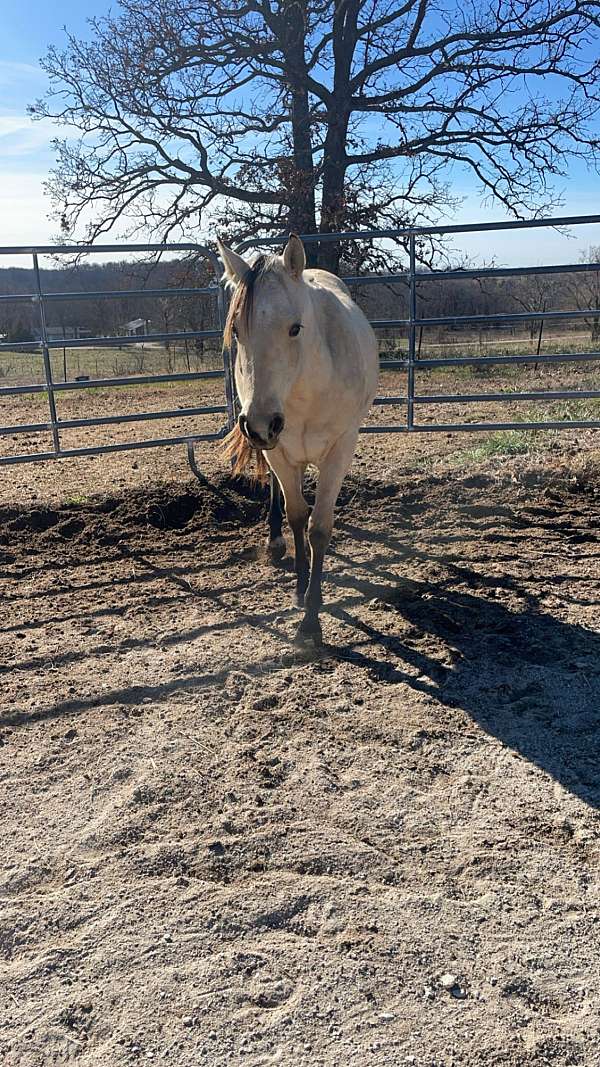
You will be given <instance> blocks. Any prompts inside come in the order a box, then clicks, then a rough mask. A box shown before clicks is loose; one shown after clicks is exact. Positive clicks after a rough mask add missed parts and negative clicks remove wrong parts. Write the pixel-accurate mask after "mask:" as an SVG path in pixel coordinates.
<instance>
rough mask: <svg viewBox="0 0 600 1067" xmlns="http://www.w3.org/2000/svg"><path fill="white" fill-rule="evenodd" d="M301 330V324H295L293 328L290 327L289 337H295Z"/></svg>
mask: <svg viewBox="0 0 600 1067" xmlns="http://www.w3.org/2000/svg"><path fill="white" fill-rule="evenodd" d="M301 329H302V323H300V322H295V323H294V325H293V326H290V337H297V336H298V334H299V333H300V330H301Z"/></svg>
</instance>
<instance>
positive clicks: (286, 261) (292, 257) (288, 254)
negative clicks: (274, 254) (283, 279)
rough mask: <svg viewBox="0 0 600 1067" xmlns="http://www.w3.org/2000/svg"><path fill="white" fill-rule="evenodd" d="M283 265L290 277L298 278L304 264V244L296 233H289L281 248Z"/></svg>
mask: <svg viewBox="0 0 600 1067" xmlns="http://www.w3.org/2000/svg"><path fill="white" fill-rule="evenodd" d="M283 265H284V267H285V269H286V270H287V272H288V274H291V275H292V278H300V277H301V276H302V271H303V270H304V268H305V266H306V256H305V254H304V245H303V244H302V241H301V240H300V238H299V237H298V235H297V234H295V233H291V234H290V237H289V241H288V243H287V244H286V246H285V248H284V250H283Z"/></svg>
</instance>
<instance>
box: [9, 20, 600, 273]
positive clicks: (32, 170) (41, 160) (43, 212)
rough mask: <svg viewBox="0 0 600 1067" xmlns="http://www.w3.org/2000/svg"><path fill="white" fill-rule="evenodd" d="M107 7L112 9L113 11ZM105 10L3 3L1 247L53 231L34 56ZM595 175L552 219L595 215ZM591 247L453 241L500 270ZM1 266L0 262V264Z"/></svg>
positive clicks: (599, 236) (534, 238) (500, 238)
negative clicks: (34, 113)
mask: <svg viewBox="0 0 600 1067" xmlns="http://www.w3.org/2000/svg"><path fill="white" fill-rule="evenodd" d="M114 6H115V5H114V4H113V5H112V7H113V8H114ZM110 7H111V5H110V4H109V3H103V2H102V0H93V3H90V4H89V6H88V4H87V3H86V4H81V3H77V0H59V2H58V3H54V4H52V3H48V0H4V2H3V12H2V14H3V18H2V35H1V36H0V245H5V246H6V245H27V244H32V243H38V244H39V243H44V242H48V241H51V240H52V238H53V235H54V227H53V225H52V224H51V223H50V222H49V221H48V219H47V214H48V211H49V207H50V205H49V202H48V200H47V198H46V197H45V196H44V194H43V189H42V185H43V181H44V179H45V177H46V176H47V174H48V171H49V170H50V168H51V166H52V164H53V161H54V156H53V152H52V148H51V144H50V141H51V138H52V137H53V136H56V133H57V130H56V128H55V127H54V126H53V125H52V124H50V123H45V122H41V123H39V122H38V123H32V122H31V121H30V119H29V118H28V117H27V114H26V107H27V105H28V104H31V103H32V102H33V101H35V99H36V98H37V97H38V96H40V95H42V94H43V91H44V87H45V76H44V74H43V72H42V70H41V69H40V67H39V59H40V56H42V55H43V54H44V52H45V51H46V48H47V46H48V45H49V44H58V45H60V43H61V41H63V40H64V30H63V27H64V26H66V27H67V28H68V30H69V31H70V32H73V33H75V34H77V35H81V36H85V35H86V33H87V27H86V18H87V17H88V16H89V15H90V14H98V15H101V14H104V13H106V12H107V11H108V10H109V9H110ZM453 187H454V191H455V192H456V193H457V194H458V195H460V196H463V197H464V203H463V206H462V207H461V209H460V211H459V214H458V216H457V217H456V218H454V219H452V220H449V221H453V222H476V221H491V220H492V219H502V218H503V217H504V214H503V212H502V211H501V210H500V208H499V207H492V208H490V207H489V206H483V205H482V202H481V194H480V193H479V191H478V190H476V189H475V188H474V186H473V185H472V184H471V183H470V182H469V180H468V179H467V178H466V176H463V175H461V174H460V173H457V174H456V175H455V177H454V183H453ZM599 187H600V181H599V178H598V175H597V174H595V173H593V172H589V171H588V170H587V168H586V167H585V166H584V165H582V164H581V163H579V162H575V163H574V164H573V166H572V167H571V169H570V173H569V177H568V179H566V180H564V181H563V182H562V183H560V185H559V186H558V188H559V191H560V192H561V194H562V197H563V201H564V204H563V207H562V209H561V210H560V211H557V212H556V213H557V214H559V213H560V214H574V215H575V214H591V213H595V212H598V213H600V196H599V195H598V188H599ZM590 244H596V245H600V226H598V227H591V226H588V227H582V228H578V229H577V230H573V231H572V236H571V237H564V236H561V235H559V234H556V233H554V232H553V231H547V232H544V231H541V230H532V231H530V232H529V233H519V234H517V233H512V234H511V233H506V234H497V235H489V234H486V235H480V236H472V237H469V238H462V239H461V240H460V241H459V240H458V239H455V240H454V246H455V247H457V248H458V247H459V246H460V247H461V248H462V249H464V250H465V251H467V252H468V253H469V254H470V255H473V256H477V257H479V258H481V259H485V260H489V258H490V256H492V255H493V256H494V257H495V259H496V260H497V261H498V262H499V263H508V264H517V263H521V264H528V263H532V264H535V263H541V262H567V261H572V260H574V259H577V258H578V256H579V253H580V252H581V251H582V250H583V249H585V248H586V247H587V246H588V245H590ZM0 262H1V264H2V265H5V264H6V263H7V260H6V259H5V258H2V260H0ZM13 262H14V260H13Z"/></svg>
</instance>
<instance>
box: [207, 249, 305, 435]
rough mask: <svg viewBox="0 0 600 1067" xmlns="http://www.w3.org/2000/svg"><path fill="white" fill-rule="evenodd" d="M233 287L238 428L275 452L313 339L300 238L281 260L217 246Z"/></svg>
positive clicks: (229, 328) (228, 336) (229, 331)
mask: <svg viewBox="0 0 600 1067" xmlns="http://www.w3.org/2000/svg"><path fill="white" fill-rule="evenodd" d="M218 246H219V253H220V255H221V259H222V260H223V265H224V267H225V274H224V280H225V281H226V283H227V284H229V285H230V286H232V288H233V290H234V292H233V296H232V299H231V305H230V308H229V314H228V316H227V323H226V326H225V343H226V344H231V343H232V340H233V338H234V337H235V339H236V342H237V358H236V368H235V377H236V384H237V389H238V394H239V398H240V401H241V404H242V410H241V413H240V416H239V427H240V430H241V431H242V433H243V434H244V436H245V437H247V438H248V440H249V441H250V443H251V444H252V445H254V446H255V447H257V448H262V449H269V448H275V445H276V444H277V441H278V439H279V436H280V434H281V432H282V431H283V428H284V425H285V414H286V401H287V399H288V396H289V394H290V390H291V389H292V387H293V385H294V383H295V381H296V380H297V378H298V376H299V374H300V372H301V368H302V366H303V362H304V360H303V357H304V353H305V351H306V349H307V345H310V344H311V343H312V340H313V337H314V318H313V313H312V305H311V301H310V296H309V289H308V287H307V286H306V285H305V284H304V282H303V281H302V272H303V270H304V267H305V264H306V257H305V255H304V246H303V244H302V241H301V240H300V238H299V237H296V236H295V235H294V234H292V235H291V236H290V239H289V241H288V243H287V244H286V246H285V249H284V251H283V255H281V256H268V257H265V256H259V257H258V258H257V259H256V260H254V262H253V263H249V262H246V260H245V259H243V258H242V257H241V256H239V255H238V254H237V253H236V252H233V251H232V249H230V248H226V247H225V245H223V244H221V242H220V241H219V242H218Z"/></svg>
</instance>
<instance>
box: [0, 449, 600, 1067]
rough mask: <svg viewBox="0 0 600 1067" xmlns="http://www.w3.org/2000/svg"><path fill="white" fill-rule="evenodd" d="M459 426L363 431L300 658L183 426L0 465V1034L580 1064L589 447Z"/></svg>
mask: <svg viewBox="0 0 600 1067" xmlns="http://www.w3.org/2000/svg"><path fill="white" fill-rule="evenodd" d="M469 444H471V445H472V444H473V442H469ZM458 447H459V446H458V444H457V443H456V441H455V439H453V440H452V441H450V440H446V439H444V438H437V437H436V438H435V439H434V440H432V438H431V437H429V436H427V435H424V437H423V438H420V439H419V441H418V444H417V443H416V439H415V443H414V444H413V440H411V442H410V444H409V445H407V444H406V443H405V441H404V439H402V440H401V441H397V442H396V444H394V445H393V446H392V445H391V444H390V442H389V439H388V441H387V443H384V442H382V441H381V440H379V439H375V438H370V439H368V440H363V442H362V444H361V452H360V455H359V457H358V460H357V463H356V466H355V468H354V473H353V475H352V476H351V477H350V478H349V479H348V481H347V483H346V484H345V487H344V490H343V496H342V501H341V506H340V510H339V518H338V523H337V528H336V533H335V539H334V543H333V545H332V549H331V552H330V557H329V564H328V572H327V585H326V601H327V604H326V612H325V614H324V619H323V629H324V635H325V642H326V645H325V648H324V650H323V653H322V655H319V656H316V655H315V656H313V657H312V658H311V657H302V656H299V655H298V654H297V652H296V651H295V649H294V646H293V644H292V637H293V633H294V629H295V626H296V624H297V621H298V612H297V611H295V610H293V609H292V608H291V607H290V606H289V605H290V601H291V590H292V586H293V577H292V574H291V572H290V569H289V566H287V567H284V568H282V569H275V568H274V567H273V566H272V565H271V564H269V563H268V561H267V560H266V558H265V557H264V554H263V548H262V545H263V538H264V523H263V519H264V515H263V511H264V505H263V503H262V502H261V501H260V500H257V499H256V498H255V496H254V495H253V494H252V493H251V492H250V490H249V489H248V488H247V487H245V486H244V485H242V484H239V483H237V484H230V483H229V482H227V480H225V479H224V477H223V474H222V473H221V474H219V473H218V468H217V466H216V465H215V463H216V461H215V459H214V454H213V452H211V451H210V450H209V451H208V452H207V453H206V456H205V459H204V468H205V469H206V471H207V473H208V475H209V481H208V483H207V484H205V485H201V484H198V483H197V482H194V481H192V480H190V479H189V475H188V473H187V471H186V468H185V463H184V456H183V451H182V450H180V451H178V452H174V451H170V452H160V453H140V454H139V455H137V456H136V455H132V454H127V455H126V456H124V457H113V459H111V461H110V463H107V462H102V463H100V462H99V461H90V460H87V461H84V460H82V461H75V462H73V463H71V462H70V461H69V462H67V461H65V463H64V464H62V465H56V464H54V465H52V464H47V465H45V466H44V467H43V468H40V467H37V466H26V467H19V468H10V469H9V468H5V469H4V470H3V471H2V472H1V478H0V489H1V492H2V498H1V499H2V502H1V505H0V568H1V573H2V576H3V581H2V587H3V590H2V591H3V601H2V603H3V613H2V622H1V631H2V636H1V643H0V686H1V688H0V777H1V782H2V787H1V790H0V803H1V807H2V811H1V825H2V860H3V862H2V866H1V870H0V900H1V902H2V903H1V909H0V953H1V959H2V963H1V965H0V973H1V975H2V978H1V982H0V1004H1V1011H0V1063H1V1064H2V1065H3V1067H17V1065H18V1067H47V1065H50V1064H68V1063H77V1064H81V1065H82V1067H83V1065H86V1067H87V1065H89V1067H92V1065H93V1067H100V1065H102V1067H120V1065H129V1064H141V1063H151V1062H156V1063H163V1062H164V1063H168V1064H171V1065H176V1067H192V1065H194V1067H195V1065H200V1064H202V1065H204V1064H206V1065H211V1067H221V1065H230V1064H248V1065H249V1067H262V1065H270V1064H282V1065H284V1067H309V1065H310V1067H314V1065H323V1067H334V1065H338V1064H339V1065H349V1067H366V1065H368V1067H371V1065H373V1067H374V1065H384V1064H385V1065H396V1064H415V1065H419V1067H442V1065H443V1067H450V1065H459V1064H460V1065H469V1067H471V1065H473V1067H478V1065H481V1067H484V1065H485V1067H499V1065H502V1067H508V1065H511V1067H513V1065H524V1067H541V1065H545V1064H552V1065H559V1067H562V1065H565V1067H566V1065H578V1067H594V1065H596V1064H599V1063H600V1017H599V1004H600V965H599V962H598V960H599V951H600V894H599V890H600V885H599V882H600V823H599V819H598V807H599V803H600V787H599V780H598V766H599V758H600V700H599V681H600V632H599V623H598V613H597V603H598V584H599V578H600V562H599V559H600V557H599V554H598V540H597V529H598V518H599V515H600V493H599V488H600V474H599V466H598V461H597V460H598V454H597V452H596V453H595V454H593V453H592V452H589V453H586V452H584V454H581V450H582V448H583V445H581V443H580V445H579V447H578V446H577V443H576V440H575V439H574V438H571V441H570V443H569V442H568V441H567V442H566V443H565V444H564V446H562V447H561V451H560V452H556V451H555V452H549V453H547V454H545V455H543V456H541V457H539V458H538V459H536V458H535V457H533V458H532V457H528V456H524V457H518V458H517V459H507V458H498V459H495V460H491V461H488V462H487V463H486V464H484V465H482V464H475V465H471V467H470V468H468V469H465V465H464V464H463V465H462V466H461V467H458V466H456V465H455V464H454V465H453V463H451V462H450V460H451V459H452V455H451V451H452V450H454V451H456V449H457V448H458ZM411 449H412V451H411ZM415 449H416V451H415ZM419 449H422V450H424V451H423V452H420V451H419ZM433 449H436V450H437V451H436V453H435V456H436V460H435V463H433V464H429V463H426V462H425V461H427V460H428V457H429V456H430V455H431V454H432V452H433ZM427 450H429V451H427ZM142 456H143V459H142ZM135 463H137V464H138V466H135V467H134V466H133V465H134V464H135ZM422 463H425V467H424V468H423V469H421V467H420V466H419V464H422ZM84 464H87V466H85V467H84ZM152 464H154V466H152ZM169 464H170V466H169ZM411 467H412V469H411Z"/></svg>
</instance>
